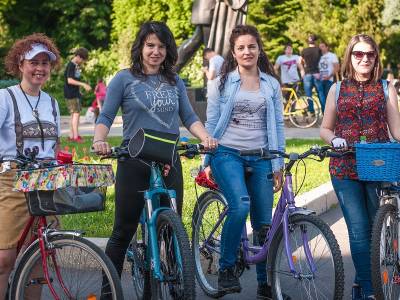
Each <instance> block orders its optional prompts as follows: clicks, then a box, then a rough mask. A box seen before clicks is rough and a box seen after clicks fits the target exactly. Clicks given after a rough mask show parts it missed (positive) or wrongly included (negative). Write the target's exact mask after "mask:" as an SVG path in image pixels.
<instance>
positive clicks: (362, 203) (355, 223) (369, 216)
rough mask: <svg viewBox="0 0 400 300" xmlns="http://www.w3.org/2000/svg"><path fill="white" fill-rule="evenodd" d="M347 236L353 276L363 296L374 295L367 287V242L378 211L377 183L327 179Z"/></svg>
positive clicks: (369, 286) (368, 286) (369, 285)
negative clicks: (335, 198)
mask: <svg viewBox="0 0 400 300" xmlns="http://www.w3.org/2000/svg"><path fill="white" fill-rule="evenodd" d="M331 180H332V185H333V188H334V190H335V193H336V195H337V197H338V199H339V203H340V207H341V208H342V211H343V216H344V219H345V221H346V224H347V230H348V233H349V241H350V250H351V257H352V259H353V263H354V268H355V270H356V277H355V279H354V283H356V284H359V285H361V287H362V289H363V292H364V294H365V296H370V295H373V294H374V291H373V288H372V284H371V263H370V246H371V245H370V241H371V230H372V224H373V222H374V218H375V214H376V212H377V210H378V208H379V199H378V196H377V192H376V189H377V188H378V187H379V186H380V183H379V182H366V181H359V180H351V179H338V178H335V177H331Z"/></svg>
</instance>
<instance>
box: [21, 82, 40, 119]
mask: <svg viewBox="0 0 400 300" xmlns="http://www.w3.org/2000/svg"><path fill="white" fill-rule="evenodd" d="M19 88H20V89H21V91H22V94H24V96H25V99H26V102H28V104H29V106H30V107H31V109H32V116H33V117H34V118H35V119H39V110H38V105H39V101H40V94H41V93H40V91H39V98H38V100H37V102H36V105H35V108H33V106H32V104H31V102H30V101H29V99H28V96H27V95H26V93H25V91H24V90H23V89H22V86H21V85H19Z"/></svg>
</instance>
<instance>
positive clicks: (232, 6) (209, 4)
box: [176, 0, 248, 72]
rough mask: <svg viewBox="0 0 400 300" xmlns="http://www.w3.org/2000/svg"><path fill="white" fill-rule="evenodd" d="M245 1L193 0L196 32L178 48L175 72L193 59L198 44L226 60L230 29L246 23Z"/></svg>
mask: <svg viewBox="0 0 400 300" xmlns="http://www.w3.org/2000/svg"><path fill="white" fill-rule="evenodd" d="M247 3H248V0H195V1H194V3H193V7H192V20H191V22H192V24H193V25H196V28H195V31H194V33H193V35H192V37H190V38H189V39H187V40H186V41H184V42H183V43H182V45H181V46H180V47H179V48H178V62H177V66H176V67H177V71H178V72H179V71H180V70H181V69H182V68H183V67H184V66H185V65H186V63H187V62H188V61H189V60H190V59H191V58H192V57H193V55H194V54H195V52H196V51H197V50H198V49H199V47H200V46H201V44H204V45H205V46H206V47H207V48H211V49H213V50H214V51H215V52H216V53H218V54H220V55H222V56H226V54H227V53H228V51H229V36H230V33H231V32H232V29H233V28H234V27H235V26H236V25H238V24H244V23H245V21H246V13H247Z"/></svg>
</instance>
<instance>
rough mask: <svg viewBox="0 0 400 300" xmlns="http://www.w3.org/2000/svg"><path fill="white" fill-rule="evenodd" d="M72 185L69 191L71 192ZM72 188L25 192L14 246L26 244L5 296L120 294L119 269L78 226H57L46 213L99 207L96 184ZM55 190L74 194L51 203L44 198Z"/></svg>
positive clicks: (25, 165)
mask: <svg viewBox="0 0 400 300" xmlns="http://www.w3.org/2000/svg"><path fill="white" fill-rule="evenodd" d="M7 161H10V162H13V163H15V164H16V165H17V169H19V170H23V171H26V170H29V171H31V170H36V169H40V168H41V169H43V168H46V169H47V170H50V171H51V170H52V168H60V166H54V165H51V164H52V163H50V165H49V162H46V163H44V162H40V161H38V160H35V159H33V158H32V157H30V158H27V157H26V156H22V157H18V158H17V159H10V160H3V161H1V160H0V162H7ZM45 164H46V165H45ZM53 164H54V162H53ZM55 171H56V172H59V171H60V169H56V170H55ZM71 190H74V193H72V194H71ZM71 190H68V189H61V190H56V191H54V193H39V192H38V193H33V194H32V193H25V195H26V198H27V203H28V207H29V211H30V214H31V217H30V218H29V220H28V222H27V224H26V226H25V229H24V231H23V233H22V235H21V237H20V239H19V243H18V246H17V251H18V253H20V252H22V250H23V249H24V247H26V245H27V248H26V249H25V250H24V251H23V253H22V254H21V255H20V257H19V258H18V259H17V263H16V267H15V270H14V272H13V275H12V276H11V279H10V287H9V299H12V300H14V299H17V300H21V299H35V300H37V299H52V298H53V299H56V300H59V299H86V300H95V299H113V300H119V299H123V296H122V288H121V283H120V279H119V276H118V273H117V271H116V270H115V268H114V266H113V264H112V262H111V261H110V259H109V258H108V257H107V256H106V255H105V254H104V252H103V251H102V250H101V249H100V248H99V247H98V246H97V245H95V244H94V243H92V242H91V241H89V240H87V239H84V238H83V237H82V234H83V232H82V231H77V230H59V229H57V228H54V226H53V225H54V222H51V221H49V220H48V219H47V216H49V215H55V214H57V215H58V214H63V213H71V212H74V213H78V212H88V211H96V210H101V207H102V208H104V198H102V197H105V196H104V195H101V193H98V192H97V191H96V190H97V189H93V188H89V189H81V188H76V187H74V188H71ZM57 193H64V200H65V195H66V194H69V195H70V196H71V195H73V196H71V199H70V200H72V202H71V203H69V204H71V205H68V203H66V202H64V203H55V202H54V201H53V202H52V201H50V202H52V203H50V202H49V201H48V200H49V199H50V200H55V199H57V197H58V198H60V197H61V196H60V195H56V194H57ZM90 193H92V195H90ZM96 193H97V194H96ZM35 195H36V196H35ZM87 195H90V196H89V197H88V196H87ZM61 198H62V197H61ZM99 201H100V202H99ZM46 202H48V203H46ZM99 204H100V206H99ZM68 207H69V208H68ZM52 209H53V211H52ZM30 235H31V236H30Z"/></svg>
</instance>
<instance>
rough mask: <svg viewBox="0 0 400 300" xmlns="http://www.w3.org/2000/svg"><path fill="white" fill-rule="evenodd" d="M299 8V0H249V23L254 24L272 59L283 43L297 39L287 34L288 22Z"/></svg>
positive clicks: (294, 16)
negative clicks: (292, 38)
mask: <svg viewBox="0 0 400 300" xmlns="http://www.w3.org/2000/svg"><path fill="white" fill-rule="evenodd" d="M300 9H301V5H300V0H260V1H257V0H251V1H250V3H249V11H248V16H249V22H248V23H249V24H253V25H255V26H256V27H257V28H258V30H259V31H260V34H261V36H262V39H263V42H264V48H265V51H266V52H267V53H268V55H269V57H270V59H272V60H274V59H275V58H276V57H277V56H278V55H279V54H281V53H282V52H283V49H284V45H285V44H286V43H288V42H293V43H294V45H293V46H294V47H295V48H296V47H297V46H298V43H297V41H293V40H291V38H290V37H289V36H288V35H287V30H288V25H289V23H290V22H291V21H292V20H294V19H295V18H296V15H297V13H298V12H299V10H300Z"/></svg>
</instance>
